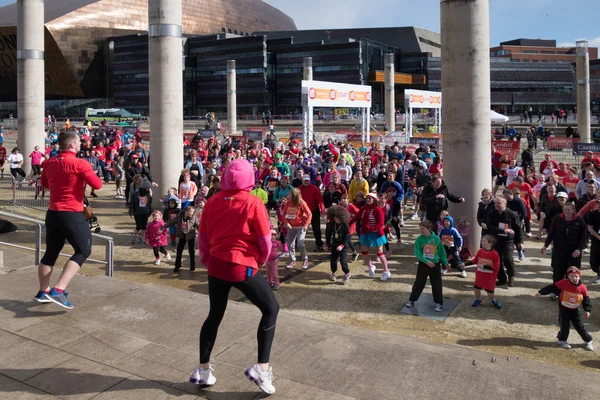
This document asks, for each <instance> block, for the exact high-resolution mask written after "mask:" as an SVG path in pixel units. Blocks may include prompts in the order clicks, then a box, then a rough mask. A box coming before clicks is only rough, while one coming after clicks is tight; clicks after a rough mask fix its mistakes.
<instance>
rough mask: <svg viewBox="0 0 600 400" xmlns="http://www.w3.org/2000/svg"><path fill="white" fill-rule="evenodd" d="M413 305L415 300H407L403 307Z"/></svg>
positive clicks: (411, 306)
mask: <svg viewBox="0 0 600 400" xmlns="http://www.w3.org/2000/svg"><path fill="white" fill-rule="evenodd" d="M414 305H415V302H414V301H410V300H409V301H407V302H406V304H405V305H404V307H406V308H413V307H414Z"/></svg>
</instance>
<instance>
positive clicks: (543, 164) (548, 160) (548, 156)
mask: <svg viewBox="0 0 600 400" xmlns="http://www.w3.org/2000/svg"><path fill="white" fill-rule="evenodd" d="M548 164H552V167H553V168H552V169H558V164H557V163H556V161H554V160H553V159H552V154H546V155H545V156H544V161H542V162H541V163H540V174H543V173H544V170H545V169H546V166H547V165H548Z"/></svg>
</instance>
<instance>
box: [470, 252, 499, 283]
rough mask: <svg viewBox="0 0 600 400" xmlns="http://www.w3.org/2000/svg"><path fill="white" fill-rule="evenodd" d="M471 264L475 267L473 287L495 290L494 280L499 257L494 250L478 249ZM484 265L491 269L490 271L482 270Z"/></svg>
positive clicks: (496, 275)
mask: <svg viewBox="0 0 600 400" xmlns="http://www.w3.org/2000/svg"><path fill="white" fill-rule="evenodd" d="M471 262H472V263H473V265H477V269H476V270H475V286H479V287H480V288H482V289H484V290H494V289H496V279H497V278H498V271H500V256H499V255H498V253H496V250H493V249H492V250H490V251H487V250H486V249H483V248H482V249H479V251H478V252H477V254H476V255H475V258H473V260H471ZM484 264H485V265H488V266H490V267H492V270H489V269H484V268H483V265H484Z"/></svg>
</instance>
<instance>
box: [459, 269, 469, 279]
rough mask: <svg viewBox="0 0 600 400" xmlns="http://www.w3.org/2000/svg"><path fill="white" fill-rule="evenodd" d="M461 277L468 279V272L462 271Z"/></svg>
mask: <svg viewBox="0 0 600 400" xmlns="http://www.w3.org/2000/svg"><path fill="white" fill-rule="evenodd" d="M460 277H461V278H466V277H467V271H465V270H464V269H463V270H462V271H460Z"/></svg>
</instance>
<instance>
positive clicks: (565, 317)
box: [557, 304, 592, 342]
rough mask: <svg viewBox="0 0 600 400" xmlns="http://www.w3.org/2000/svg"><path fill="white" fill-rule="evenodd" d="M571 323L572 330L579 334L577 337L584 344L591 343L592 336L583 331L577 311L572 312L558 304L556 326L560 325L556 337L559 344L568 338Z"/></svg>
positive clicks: (585, 330)
mask: <svg viewBox="0 0 600 400" xmlns="http://www.w3.org/2000/svg"><path fill="white" fill-rule="evenodd" d="M571 322H572V323H573V328H575V330H576V331H577V333H579V336H581V339H583V341H584V342H591V341H592V335H590V333H589V332H588V331H587V329H585V326H583V321H582V320H581V314H580V313H579V309H575V310H572V309H570V308H567V307H564V306H563V305H560V304H559V305H558V324H559V325H560V331H559V332H558V336H557V339H558V340H560V341H561V342H566V341H567V339H568V338H569V330H570V329H571Z"/></svg>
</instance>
